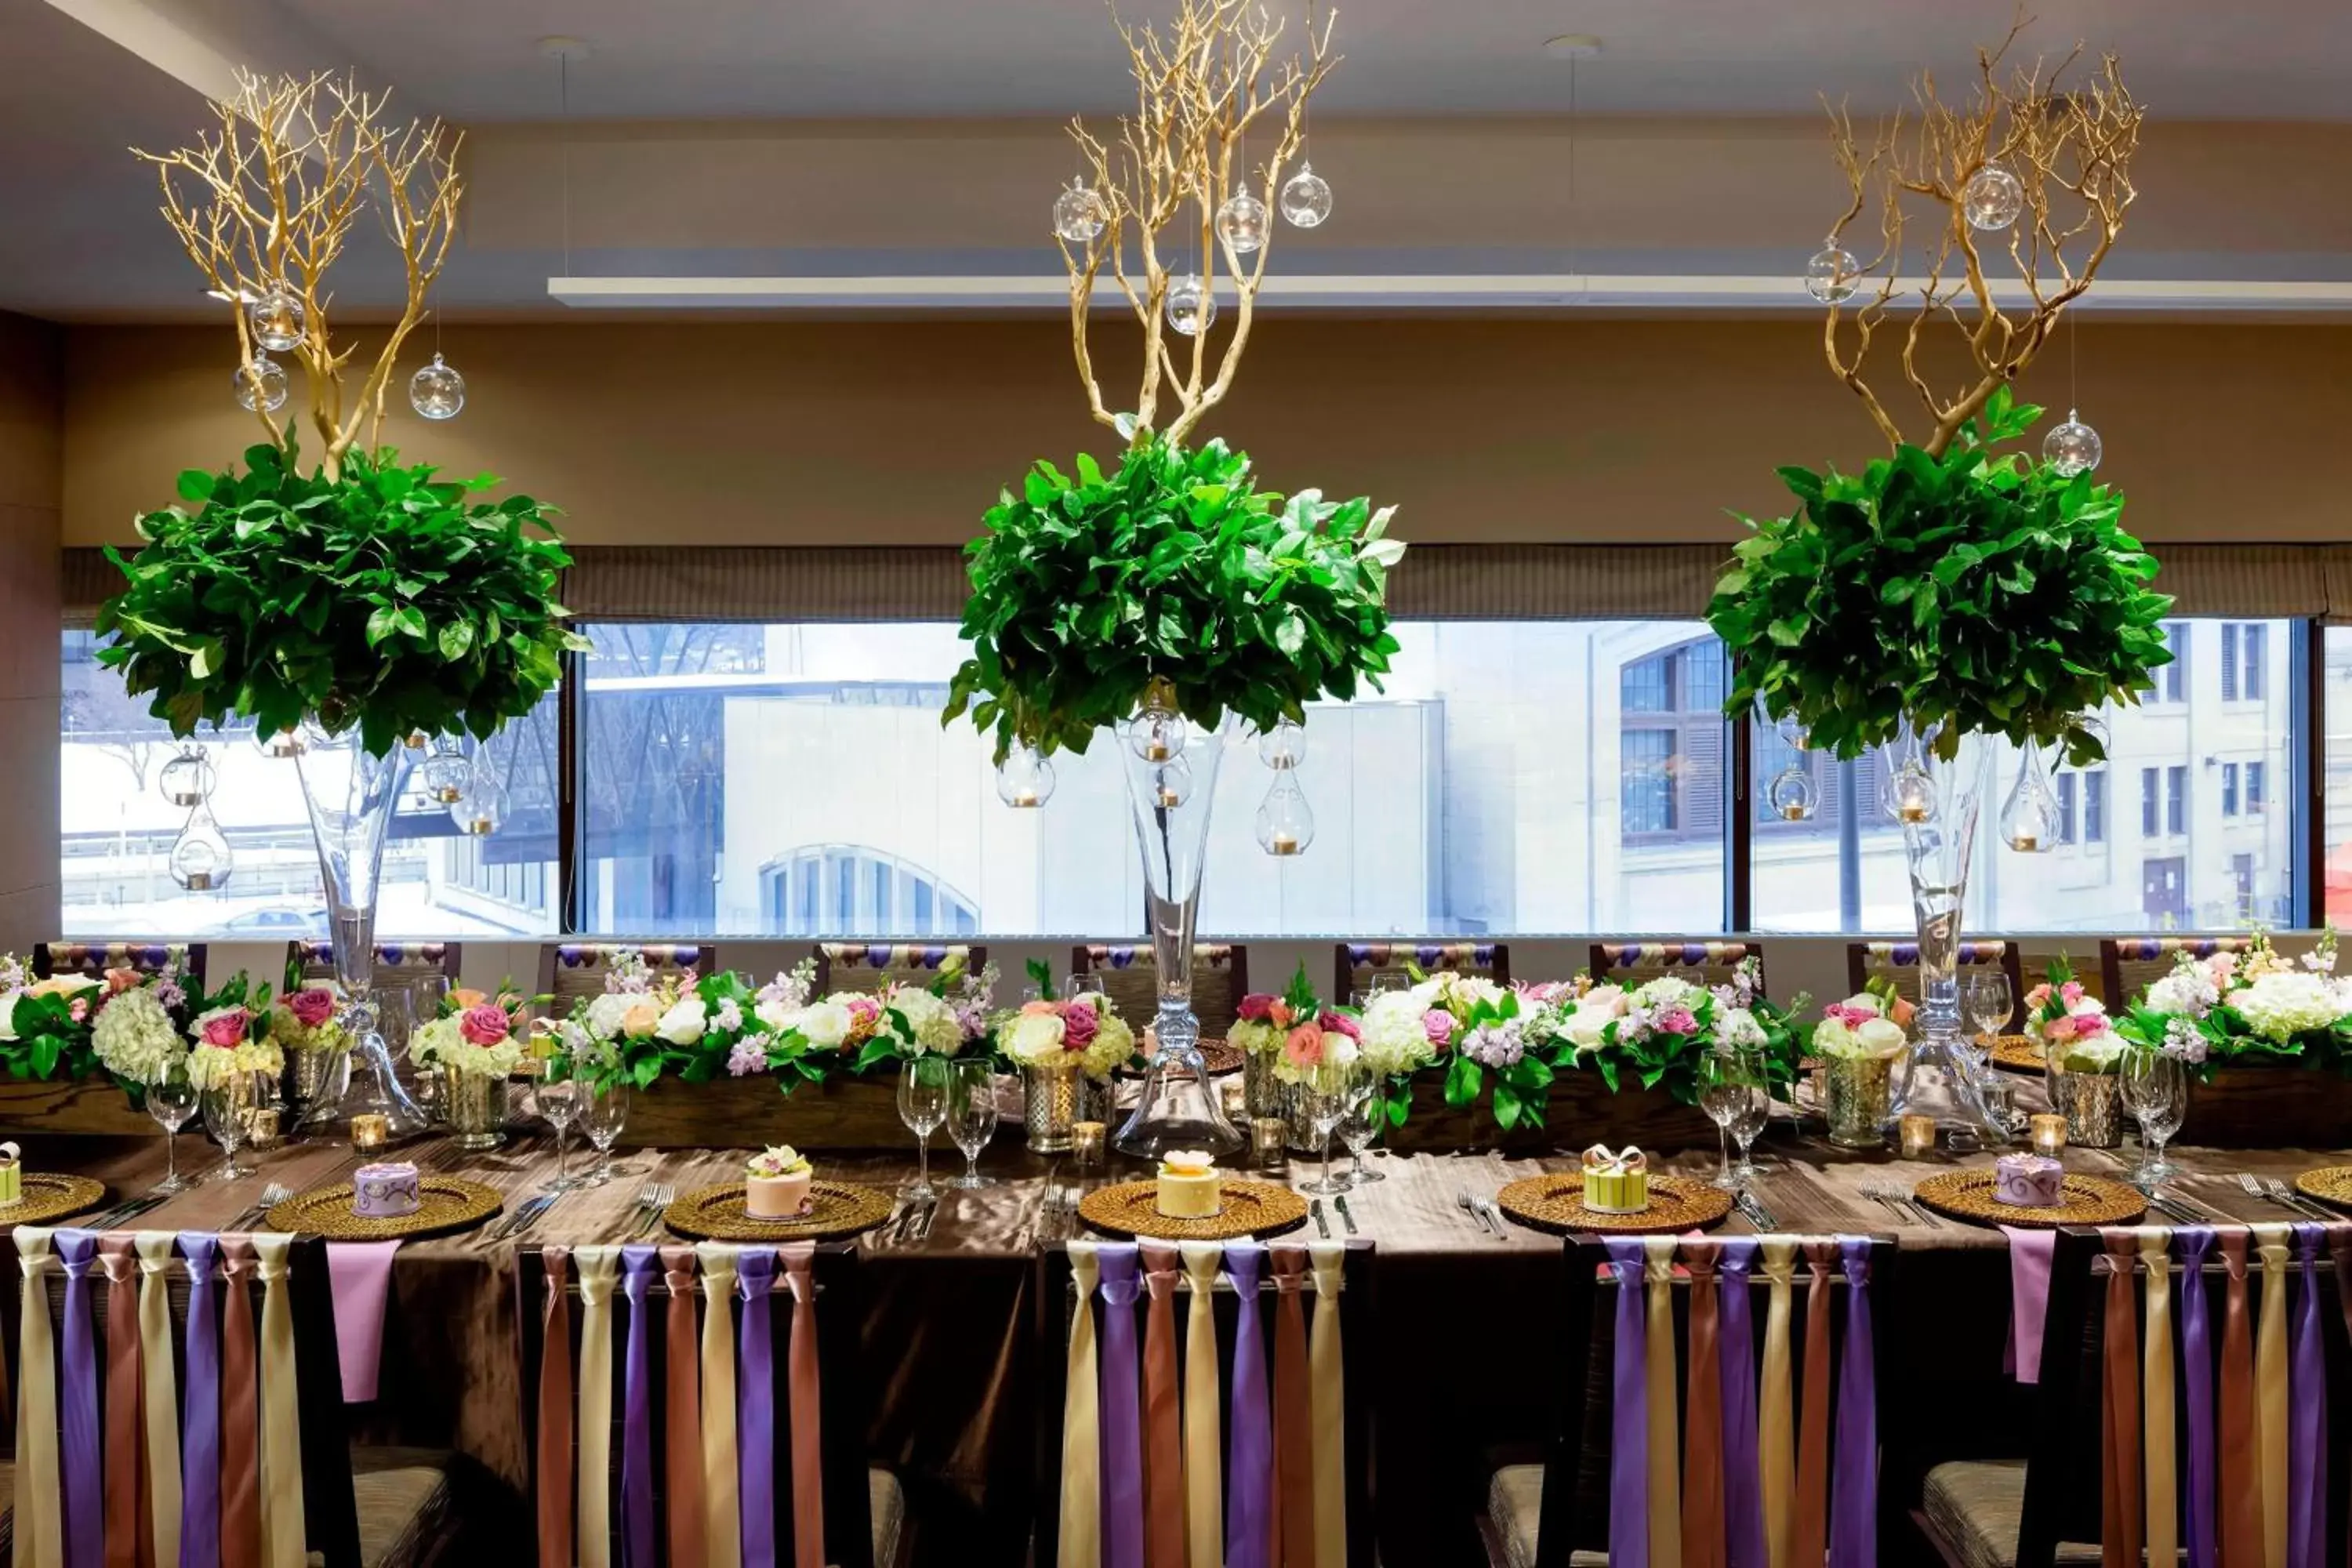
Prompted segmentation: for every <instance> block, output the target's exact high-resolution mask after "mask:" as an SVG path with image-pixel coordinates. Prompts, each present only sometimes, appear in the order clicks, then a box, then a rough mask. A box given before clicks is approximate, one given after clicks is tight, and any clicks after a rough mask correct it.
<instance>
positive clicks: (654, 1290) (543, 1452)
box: [515, 1242, 909, 1568]
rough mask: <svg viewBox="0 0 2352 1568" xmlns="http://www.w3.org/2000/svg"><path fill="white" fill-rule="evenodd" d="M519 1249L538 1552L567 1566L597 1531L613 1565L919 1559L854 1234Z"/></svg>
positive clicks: (806, 1564)
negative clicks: (874, 1464)
mask: <svg viewBox="0 0 2352 1568" xmlns="http://www.w3.org/2000/svg"><path fill="white" fill-rule="evenodd" d="M516 1264H517V1271H516V1297H515V1304H516V1315H517V1321H518V1326H519V1329H520V1335H519V1338H520V1346H521V1351H520V1367H519V1369H518V1370H519V1373H520V1383H521V1386H522V1410H523V1422H524V1427H525V1432H524V1436H525V1447H526V1451H527V1453H528V1454H529V1456H530V1484H531V1498H532V1509H533V1513H534V1518H535V1521H536V1526H537V1531H536V1533H537V1539H538V1558H537V1560H538V1562H539V1563H541V1564H543V1565H546V1568H570V1565H571V1564H572V1563H577V1562H578V1561H580V1560H581V1558H582V1556H583V1555H584V1553H583V1552H579V1551H577V1550H575V1549H576V1548H578V1547H579V1545H580V1543H581V1539H582V1532H583V1531H589V1530H597V1531H602V1532H603V1533H604V1537H605V1539H606V1541H607V1542H609V1546H610V1550H609V1552H608V1553H607V1555H606V1560H607V1561H610V1562H612V1563H648V1564H649V1563H680V1564H685V1563H703V1562H705V1561H710V1562H718V1561H722V1560H724V1561H728V1562H738V1561H740V1562H744V1563H751V1562H754V1561H758V1562H772V1563H777V1564H779V1565H781V1568H826V1565H829V1564H830V1565H837V1568H898V1565H899V1564H903V1563H905V1562H906V1561H907V1557H908V1542H909V1532H908V1530H907V1527H906V1514H905V1502H904V1498H903V1494H902V1493H901V1492H900V1490H899V1487H898V1480H897V1479H896V1478H895V1477H893V1476H891V1475H890V1474H889V1472H887V1471H886V1470H881V1469H872V1468H868V1467H867V1465H866V1417H867V1394H866V1383H865V1378H864V1373H863V1371H862V1367H861V1363H860V1360H859V1356H860V1350H859V1341H860V1337H861V1334H862V1331H863V1330H864V1327H865V1321H864V1320H865V1306H864V1298H863V1296H862V1295H861V1292H860V1287H859V1281H858V1261H857V1253H856V1249H855V1248H854V1247H848V1246H846V1245H842V1244H827V1245H822V1246H818V1245H813V1244H810V1243H806V1242H802V1243H787V1244H784V1245H782V1246H781V1247H751V1246H745V1247H737V1246H733V1245H730V1244H726V1243H714V1242H705V1243H702V1244H701V1245H700V1246H698V1247H689V1246H683V1245H677V1244H670V1245H663V1246H658V1247H656V1246H654V1245H651V1244H647V1245H644V1246H634V1245H633V1246H628V1247H561V1246H548V1247H537V1248H528V1247H527V1248H521V1249H519V1251H518V1254H517V1259H516ZM753 1280H757V1281H760V1282H761V1283H762V1284H763V1285H764V1288H759V1287H758V1286H751V1285H750V1284H749V1282H751V1281H753ZM795 1281H797V1282H798V1283H795ZM714 1288H715V1289H719V1291H720V1292H721V1293H722V1295H721V1300H720V1303H719V1307H718V1308H717V1309H716V1310H714V1309H713V1307H712V1305H711V1301H710V1297H709V1291H710V1290H711V1289H714ZM681 1361H683V1362H684V1363H685V1365H684V1367H683V1372H682V1375H681V1374H680V1373H678V1372H677V1370H676V1369H677V1367H678V1364H679V1363H680V1362H681ZM599 1367H601V1369H602V1370H601V1372H600V1371H597V1370H593V1369H596V1368H599ZM592 1410H601V1411H602V1412H603V1413H604V1420H603V1421H602V1422H601V1423H599V1424H598V1425H596V1426H593V1427H592V1426H588V1425H587V1424H586V1423H587V1422H588V1421H589V1420H591V1419H592V1416H591V1414H590V1413H591V1412H592ZM761 1446H764V1447H765V1448H766V1450H767V1452H766V1454H765V1455H764V1456H761V1454H760V1453H759V1448H760V1447H761ZM713 1476H719V1477H724V1478H726V1480H725V1483H724V1485H723V1488H722V1487H720V1486H714V1485H712V1484H710V1479H709V1478H711V1477H713ZM720 1531H725V1532H727V1537H728V1538H729V1539H730V1540H731V1541H733V1542H735V1543H736V1544H737V1545H738V1546H739V1547H740V1550H739V1551H737V1552H720V1551H719V1548H718V1546H717V1542H719V1539H720V1536H719V1532H720ZM706 1554H707V1555H706Z"/></svg>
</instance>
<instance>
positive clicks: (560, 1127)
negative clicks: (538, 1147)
mask: <svg viewBox="0 0 2352 1568" xmlns="http://www.w3.org/2000/svg"><path fill="white" fill-rule="evenodd" d="M541 1065H542V1068H543V1069H544V1072H543V1076H541V1078H539V1079H536V1080H534V1081H533V1083H532V1085H531V1089H530V1099H531V1108H532V1109H533V1110H536V1111H538V1113H539V1115H540V1117H541V1119H542V1120H543V1121H546V1123H547V1124H548V1125H549V1126H550V1127H552V1128H554V1129H555V1175H554V1177H553V1178H552V1179H551V1180H550V1181H548V1182H547V1183H545V1184H542V1185H541V1187H540V1189H539V1190H540V1191H541V1192H542V1193H564V1192H570V1191H571V1190H572V1188H573V1187H576V1186H580V1185H582V1184H581V1183H579V1182H576V1181H574V1180H572V1119H573V1118H575V1117H577V1116H578V1115H579V1114H580V1101H581V1098H582V1090H583V1089H584V1088H585V1087H586V1086H585V1085H583V1084H582V1083H581V1082H580V1081H579V1080H578V1079H571V1078H562V1077H558V1076H557V1074H556V1072H555V1064H554V1063H553V1062H552V1061H549V1062H546V1063H543V1064H541Z"/></svg>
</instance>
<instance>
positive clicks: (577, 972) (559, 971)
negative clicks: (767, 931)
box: [539, 942, 719, 1018]
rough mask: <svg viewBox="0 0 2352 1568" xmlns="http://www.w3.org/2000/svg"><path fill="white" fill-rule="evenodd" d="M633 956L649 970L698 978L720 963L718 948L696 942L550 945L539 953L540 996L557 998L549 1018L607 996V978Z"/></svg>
mask: <svg viewBox="0 0 2352 1568" xmlns="http://www.w3.org/2000/svg"><path fill="white" fill-rule="evenodd" d="M632 955H634V957H635V959H637V960H639V961H642V962H643V963H644V964H645V965H646V968H648V969H655V970H663V969H691V970H693V971H694V972H695V973H697V974H708V973H710V968H711V965H712V964H714V963H717V962H718V961H719V950H718V949H717V948H714V947H710V946H709V945H707V944H706V945H697V944H695V943H693V942H549V943H548V944H546V945H545V946H543V947H541V949H540V950H539V990H540V994H542V995H547V996H552V997H553V998H554V1000H553V1001H552V1002H551V1003H549V1004H548V1009H549V1016H551V1017H555V1018H561V1017H562V1016H564V1015H566V1014H567V1013H570V1012H571V1011H572V1004H573V1003H574V1002H577V1001H579V1000H580V998H582V997H583V996H599V995H602V994H604V976H605V975H607V974H609V973H612V970H613V966H614V963H617V962H619V961H621V960H623V959H625V958H629V957H631V956H632Z"/></svg>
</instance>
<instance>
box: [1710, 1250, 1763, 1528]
mask: <svg viewBox="0 0 2352 1568" xmlns="http://www.w3.org/2000/svg"><path fill="white" fill-rule="evenodd" d="M1721 1247H1722V1250H1721V1251H1720V1252H1719V1253H1718V1254H1717V1257H1716V1263H1715V1272H1716V1300H1717V1312H1718V1314H1719V1316H1718V1317H1717V1327H1716V1333H1717V1344H1718V1345H1719V1346H1720V1347H1721V1350H1720V1354H1719V1355H1718V1356H1717V1368H1718V1370H1719V1371H1720V1372H1721V1373H1722V1378H1723V1404H1722V1411H1723V1533H1724V1539H1725V1544H1726V1547H1727V1557H1726V1561H1727V1563H1729V1564H1730V1568H1767V1564H1768V1562H1769V1559H1768V1557H1767V1555H1766V1552H1765V1549H1764V1468H1763V1467H1764V1462H1763V1455H1762V1451H1761V1449H1762V1444H1761V1441H1760V1439H1759V1436H1758V1435H1757V1430H1756V1334H1755V1331H1754V1330H1753V1329H1752V1328H1750V1327H1749V1326H1748V1322H1749V1320H1748V1275H1749V1274H1750V1273H1751V1272H1753V1270H1754V1269H1755V1268H1756V1253H1757V1243H1756V1238H1755V1237H1727V1239H1726V1240H1724V1241H1723V1242H1722V1243H1721Z"/></svg>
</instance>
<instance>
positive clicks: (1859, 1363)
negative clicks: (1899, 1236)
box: [1830, 1236, 1878, 1568]
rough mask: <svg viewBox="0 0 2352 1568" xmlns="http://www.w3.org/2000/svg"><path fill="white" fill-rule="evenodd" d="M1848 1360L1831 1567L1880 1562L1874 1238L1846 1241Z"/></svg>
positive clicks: (1841, 1388) (1833, 1495)
mask: <svg viewBox="0 0 2352 1568" xmlns="http://www.w3.org/2000/svg"><path fill="white" fill-rule="evenodd" d="M1838 1247H1839V1248H1840V1249H1841V1250H1842V1251H1843V1254H1844V1256H1845V1284H1846V1292H1845V1361H1844V1364H1843V1366H1841V1367H1840V1368H1839V1376H1838V1395H1837V1457H1836V1459H1835V1461H1834V1464H1833V1467H1832V1468H1833V1475H1832V1480H1831V1482H1830V1568H1876V1564H1877V1562H1878V1398H1877V1382H1878V1379H1877V1371H1876V1367H1875V1363H1874V1357H1873V1354H1872V1350H1871V1332H1870V1238H1869V1237H1863V1236H1842V1237H1838Z"/></svg>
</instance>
